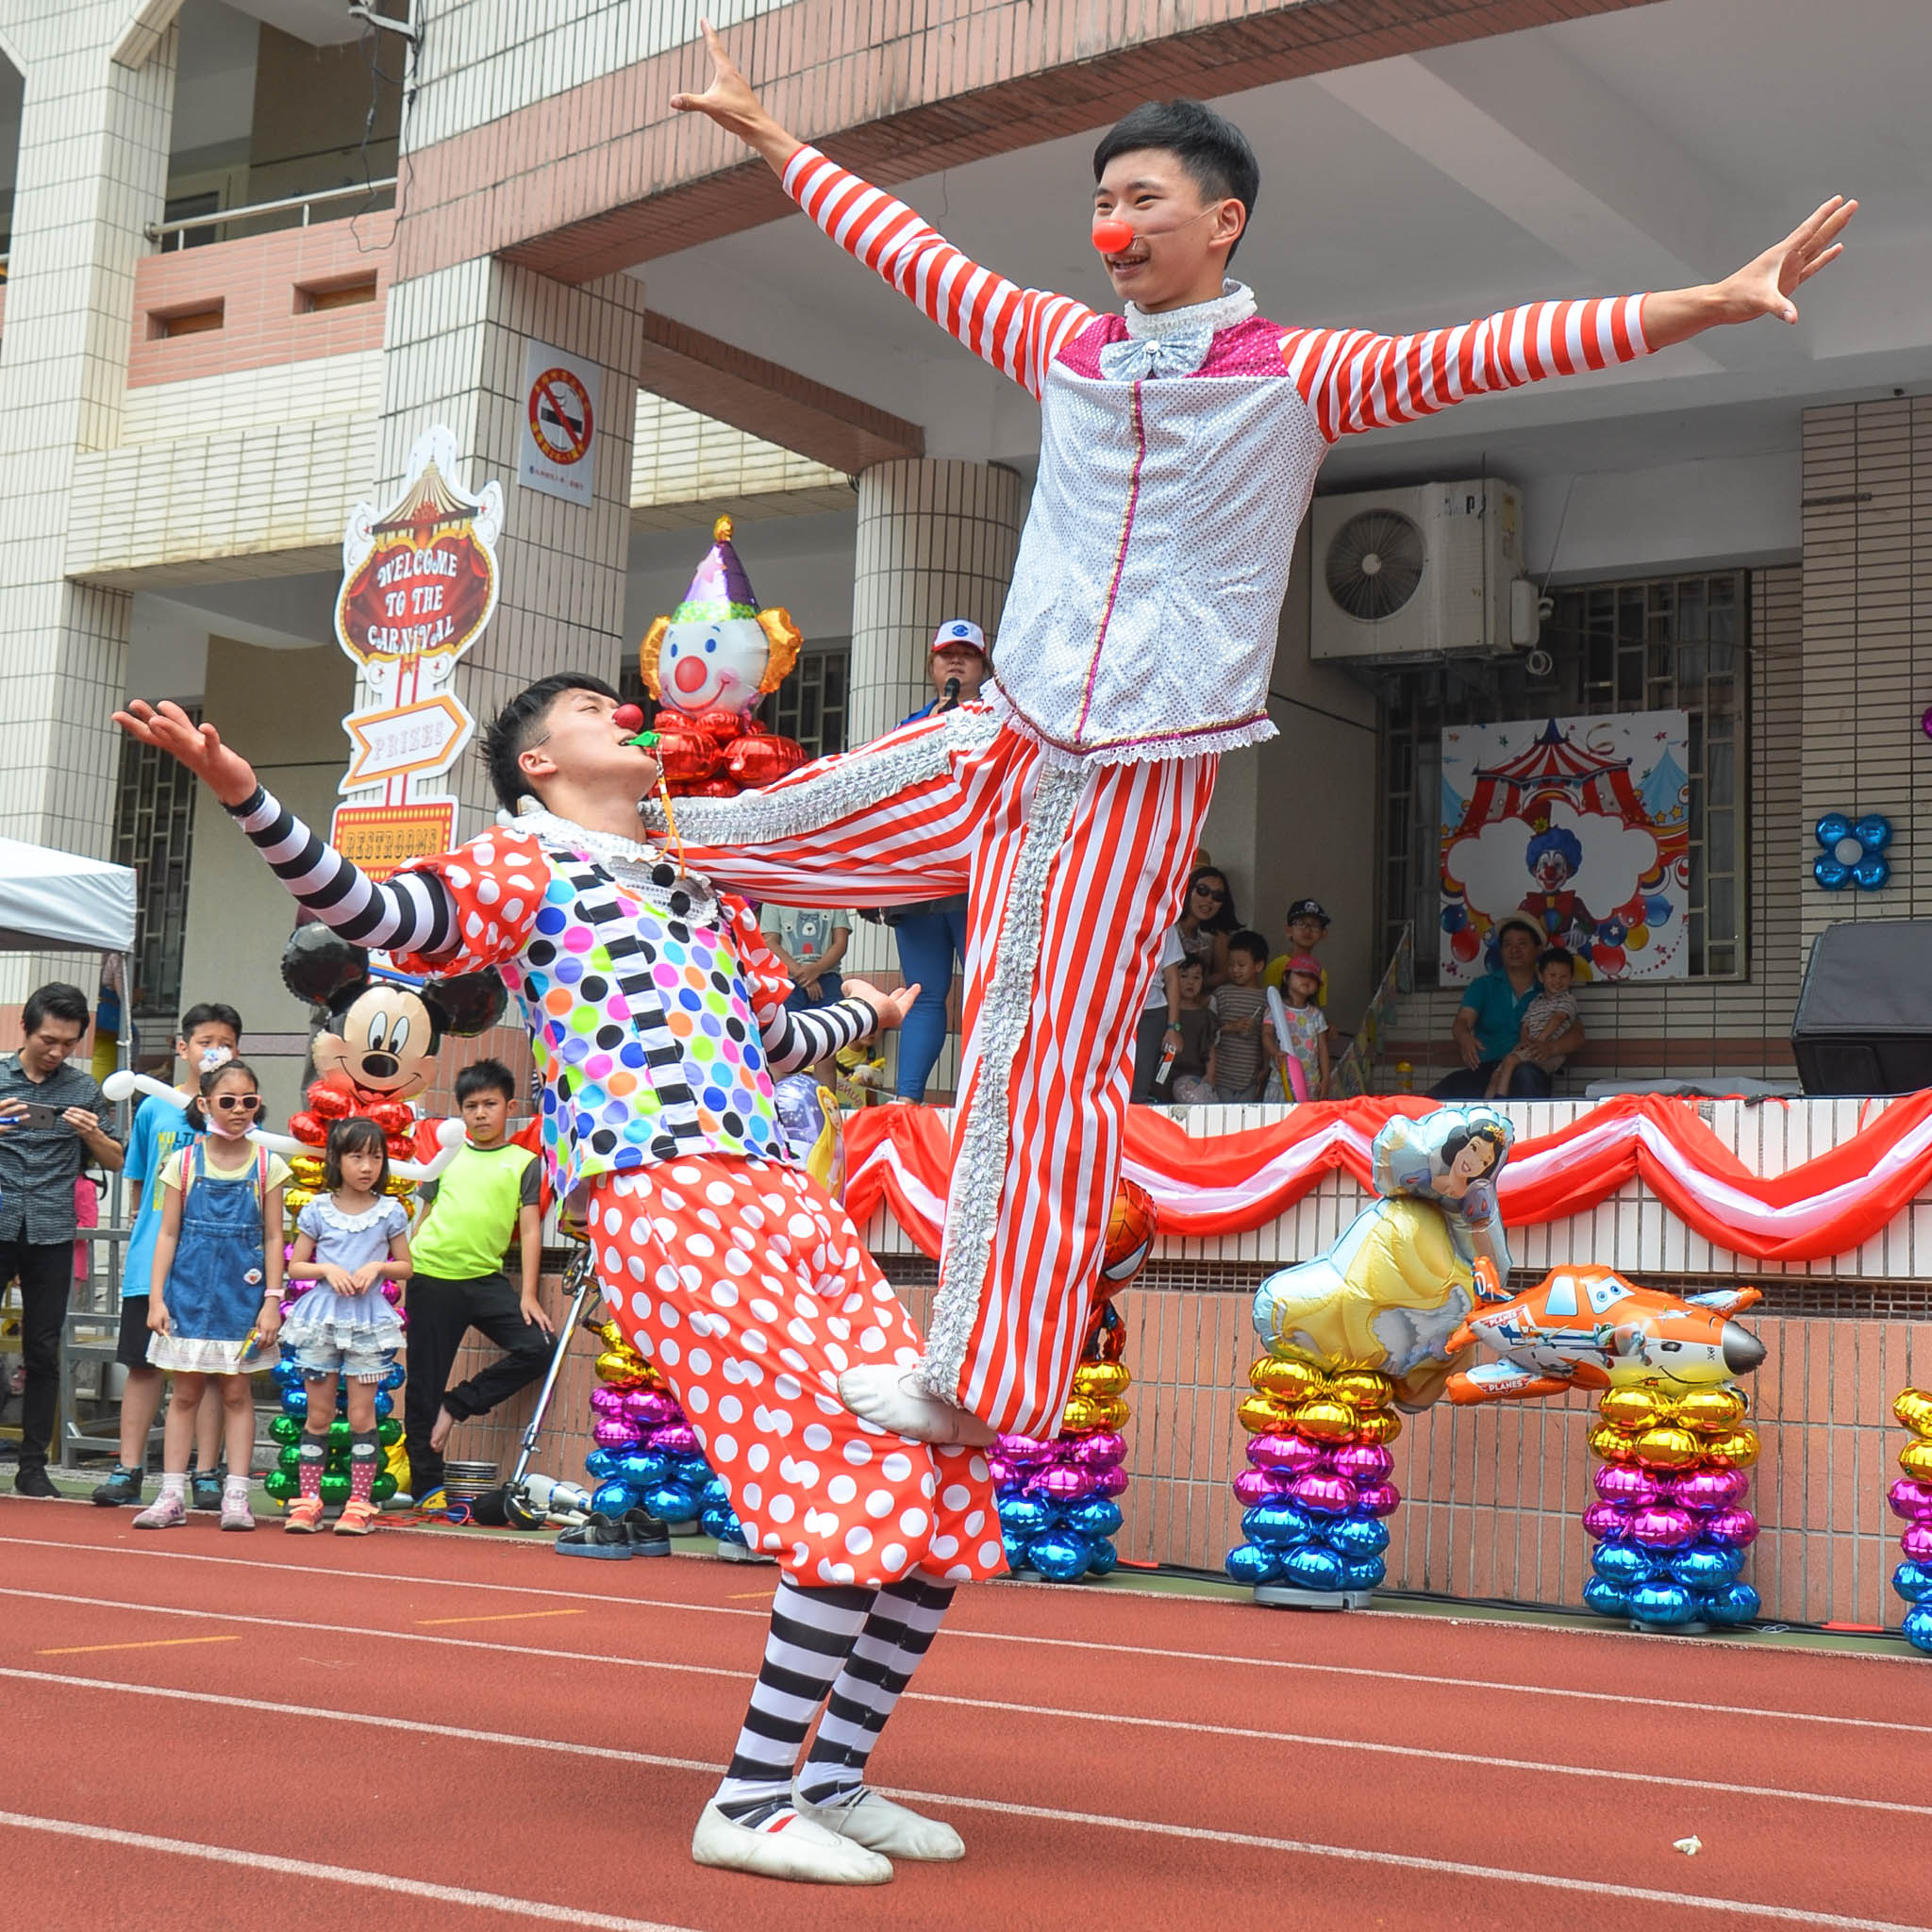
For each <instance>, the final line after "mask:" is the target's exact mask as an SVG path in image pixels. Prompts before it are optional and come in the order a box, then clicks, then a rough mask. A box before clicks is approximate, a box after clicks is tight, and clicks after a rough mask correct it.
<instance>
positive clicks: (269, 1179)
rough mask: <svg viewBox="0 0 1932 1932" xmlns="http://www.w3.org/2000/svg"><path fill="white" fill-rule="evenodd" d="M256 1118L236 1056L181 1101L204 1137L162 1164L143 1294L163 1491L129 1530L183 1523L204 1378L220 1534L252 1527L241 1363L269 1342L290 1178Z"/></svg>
mask: <svg viewBox="0 0 1932 1932" xmlns="http://www.w3.org/2000/svg"><path fill="white" fill-rule="evenodd" d="M260 1111H261V1091H260V1086H259V1083H258V1081H257V1079H256V1077H255V1071H254V1069H253V1068H252V1067H250V1066H249V1065H248V1064H247V1063H246V1062H245V1061H243V1060H227V1061H225V1062H224V1064H222V1065H221V1066H218V1067H210V1068H209V1069H208V1071H207V1072H206V1073H205V1074H202V1076H201V1080H200V1083H199V1091H198V1093H197V1096H196V1098H195V1099H193V1100H192V1101H191V1102H190V1103H189V1106H188V1124H189V1125H190V1126H191V1127H192V1128H194V1129H195V1131H196V1133H197V1135H198V1136H199V1138H198V1139H197V1140H195V1141H193V1142H192V1145H190V1146H187V1147H183V1148H180V1149H178V1150H177V1151H176V1152H175V1153H174V1154H171V1155H170V1156H169V1157H168V1160H167V1164H166V1165H165V1166H164V1167H163V1168H162V1169H161V1186H162V1189H163V1190H164V1194H163V1200H162V1206H161V1232H160V1236H159V1238H158V1240H157V1241H156V1242H155V1259H154V1273H153V1279H154V1280H155V1281H157V1282H158V1283H160V1284H161V1290H160V1292H159V1293H158V1294H150V1295H149V1297H148V1315H147V1325H148V1326H149V1327H150V1328H151V1329H153V1330H154V1339H153V1340H152V1341H149V1343H148V1345H147V1358H148V1360H149V1361H150V1362H152V1363H153V1364H154V1366H155V1367H156V1368H158V1369H166V1370H168V1371H169V1372H170V1374H171V1375H172V1377H173V1390H172V1392H171V1395H170V1397H169V1402H168V1422H167V1427H166V1429H165V1431H164V1432H163V1437H162V1444H161V1493H160V1494H159V1496H158V1497H157V1498H156V1500H155V1501H154V1503H153V1504H152V1505H151V1506H150V1507H147V1508H145V1509H143V1510H142V1512H141V1514H140V1515H139V1516H137V1517H136V1518H135V1519H134V1526H135V1528H136V1529H174V1528H175V1527H176V1526H177V1525H179V1524H183V1523H185V1522H187V1520H188V1453H189V1451H190V1450H191V1449H192V1447H193V1446H194V1415H195V1410H196V1409H197V1408H199V1407H200V1406H201V1398H202V1394H203V1392H204V1391H205V1390H206V1389H207V1387H208V1381H209V1380H210V1378H212V1380H213V1381H214V1383H215V1385H216V1387H218V1388H219V1389H220V1390H221V1391H222V1414H223V1420H224V1429H225V1435H226V1439H227V1449H228V1474H227V1480H226V1481H225V1483H224V1484H223V1485H222V1527H223V1528H224V1529H253V1528H254V1527H255V1516H254V1513H253V1511H252V1510H251V1509H250V1508H249V1507H248V1466H249V1464H250V1462H251V1461H252V1460H253V1459H254V1456H255V1397H254V1391H252V1390H251V1389H250V1387H249V1381H248V1377H249V1374H250V1373H251V1371H250V1370H249V1368H248V1367H247V1366H246V1363H247V1361H248V1358H249V1357H251V1356H252V1355H254V1354H255V1353H256V1352H257V1351H258V1350H259V1349H263V1348H267V1347H272V1346H273V1344H274V1342H275V1332H276V1330H277V1329H279V1328H280V1326H281V1323H282V1317H281V1300H282V1241H281V1228H282V1189H283V1187H284V1185H285V1184H286V1183H287V1181H288V1179H289V1169H288V1165H287V1163H286V1162H285V1161H283V1160H282V1159H281V1158H279V1157H278V1156H276V1155H274V1154H271V1153H269V1152H268V1151H267V1150H266V1149H265V1148H258V1147H256V1146H254V1145H253V1144H252V1143H251V1142H250V1141H249V1139H248V1130H249V1128H250V1127H252V1126H253V1125H254V1124H255V1121H256V1116H257V1115H258V1113H259V1112H260ZM265 1230H273V1238H272V1239H270V1238H265V1233H264V1231H265Z"/></svg>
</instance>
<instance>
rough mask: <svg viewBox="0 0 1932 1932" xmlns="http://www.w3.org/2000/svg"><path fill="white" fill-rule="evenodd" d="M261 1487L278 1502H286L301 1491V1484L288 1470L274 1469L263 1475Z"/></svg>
mask: <svg viewBox="0 0 1932 1932" xmlns="http://www.w3.org/2000/svg"><path fill="white" fill-rule="evenodd" d="M261 1487H262V1488H263V1490H265V1491H267V1492H268V1494H269V1495H271V1496H272V1497H274V1498H275V1501H276V1502H277V1503H286V1502H288V1501H289V1499H290V1498H291V1496H296V1495H299V1494H300V1493H301V1485H300V1484H299V1483H298V1482H297V1481H296V1479H295V1478H294V1477H293V1476H291V1474H288V1472H287V1471H286V1470H280V1469H272V1470H270V1471H269V1473H268V1474H266V1475H265V1476H263V1477H262V1479H261Z"/></svg>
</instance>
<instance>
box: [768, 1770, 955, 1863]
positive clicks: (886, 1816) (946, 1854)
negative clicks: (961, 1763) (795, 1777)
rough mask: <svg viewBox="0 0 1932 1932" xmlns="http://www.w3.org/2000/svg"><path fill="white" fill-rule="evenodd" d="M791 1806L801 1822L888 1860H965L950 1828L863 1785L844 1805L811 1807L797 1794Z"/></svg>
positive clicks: (928, 1861)
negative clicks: (801, 1819)
mask: <svg viewBox="0 0 1932 1932" xmlns="http://www.w3.org/2000/svg"><path fill="white" fill-rule="evenodd" d="M791 1802H792V1805H793V1807H795V1808H796V1810H797V1812H798V1815H799V1816H800V1817H801V1818H804V1819H808V1820H809V1821H810V1823H812V1824H820V1825H823V1826H824V1828H825V1829H826V1830H827V1831H836V1832H837V1833H838V1834H839V1836H840V1837H841V1838H849V1839H850V1840H852V1842H853V1843H854V1844H856V1845H864V1846H865V1847H866V1849H867V1850H868V1851H874V1852H883V1853H884V1854H885V1855H886V1856H887V1857H891V1858H910V1859H913V1860H915V1861H917V1862H920V1863H924V1864H932V1865H945V1864H950V1863H952V1861H953V1860H954V1859H956V1858H963V1857H965V1856H966V1841H965V1840H964V1839H962V1838H961V1837H960V1836H959V1834H958V1832H957V1831H955V1830H954V1829H953V1827H952V1826H951V1825H950V1824H943V1823H941V1821H940V1820H939V1819H937V1818H923V1817H921V1816H920V1814H919V1813H918V1812H917V1811H908V1809H907V1808H906V1807H905V1806H904V1805H895V1804H893V1803H892V1801H891V1799H890V1798H882V1797H880V1796H879V1794H878V1793H877V1792H876V1791H874V1790H869V1789H867V1788H866V1787H865V1786H863V1785H861V1786H860V1787H859V1792H858V1797H856V1798H854V1799H853V1800H852V1801H851V1803H850V1804H846V1805H814V1804H813V1803H812V1802H811V1800H810V1799H809V1798H807V1797H803V1796H801V1795H800V1794H799V1793H797V1792H793V1793H792V1798H791Z"/></svg>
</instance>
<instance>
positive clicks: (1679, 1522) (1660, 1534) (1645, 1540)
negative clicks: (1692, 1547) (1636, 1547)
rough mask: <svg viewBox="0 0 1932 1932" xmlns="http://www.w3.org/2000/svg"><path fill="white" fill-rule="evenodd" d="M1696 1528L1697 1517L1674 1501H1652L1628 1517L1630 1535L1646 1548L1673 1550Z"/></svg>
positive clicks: (1689, 1538)
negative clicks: (1647, 1506) (1645, 1507)
mask: <svg viewBox="0 0 1932 1932" xmlns="http://www.w3.org/2000/svg"><path fill="white" fill-rule="evenodd" d="M1697 1530H1698V1523H1697V1519H1696V1518H1695V1517H1693V1516H1692V1515H1691V1512H1690V1510H1688V1509H1683V1508H1680V1507H1678V1506H1677V1505H1676V1504H1674V1503H1653V1504H1652V1505H1651V1506H1650V1507H1649V1508H1647V1509H1640V1510H1639V1511H1638V1512H1637V1514H1636V1515H1635V1516H1633V1517H1632V1518H1631V1519H1630V1534H1631V1536H1632V1537H1633V1538H1634V1539H1635V1540H1636V1541H1638V1542H1640V1543H1641V1544H1642V1545H1643V1547H1644V1548H1645V1549H1647V1550H1674V1549H1676V1548H1677V1547H1678V1546H1679V1545H1680V1544H1683V1543H1688V1542H1689V1541H1691V1538H1692V1537H1694V1536H1695V1535H1696V1534H1697Z"/></svg>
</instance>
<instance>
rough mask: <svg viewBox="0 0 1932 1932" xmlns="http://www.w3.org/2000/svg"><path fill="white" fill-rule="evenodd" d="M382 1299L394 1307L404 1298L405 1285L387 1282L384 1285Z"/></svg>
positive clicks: (397, 1282) (398, 1282)
mask: <svg viewBox="0 0 1932 1932" xmlns="http://www.w3.org/2000/svg"><path fill="white" fill-rule="evenodd" d="M382 1298H383V1300H384V1301H386V1302H387V1303H388V1304H389V1305H390V1307H395V1306H396V1304H397V1303H398V1302H400V1301H401V1300H402V1298H403V1284H402V1283H401V1282H400V1281H385V1282H384V1283H383V1284H382Z"/></svg>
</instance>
